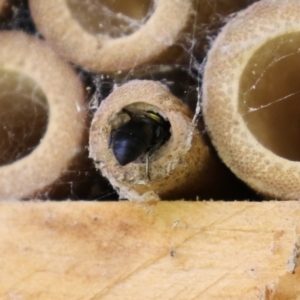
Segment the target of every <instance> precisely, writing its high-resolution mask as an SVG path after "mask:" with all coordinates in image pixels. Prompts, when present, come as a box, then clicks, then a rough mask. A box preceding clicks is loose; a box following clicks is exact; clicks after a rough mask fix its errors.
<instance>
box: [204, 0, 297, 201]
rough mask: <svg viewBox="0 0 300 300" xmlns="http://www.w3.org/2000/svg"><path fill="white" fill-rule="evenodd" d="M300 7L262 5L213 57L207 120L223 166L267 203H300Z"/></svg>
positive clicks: (242, 16)
mask: <svg viewBox="0 0 300 300" xmlns="http://www.w3.org/2000/svg"><path fill="white" fill-rule="evenodd" d="M299 17H300V2H298V1H292V0H284V1H278V2H277V1H272V0H263V1H260V2H258V3H256V4H254V5H252V6H251V7H249V8H248V9H246V10H245V11H243V12H240V13H239V14H238V15H237V16H236V17H235V18H233V19H232V20H231V21H230V22H228V24H227V25H226V26H225V27H224V28H223V30H222V32H221V33H220V35H219V36H218V37H217V39H216V41H215V43H214V45H213V47H212V49H211V50H210V52H209V54H208V59H207V64H206V67H205V72H204V81H203V111H204V119H205V122H206V125H207V128H208V131H209V133H210V135H211V138H212V142H213V144H214V145H215V146H216V148H217V150H218V152H219V154H220V156H221V158H222V159H223V160H224V162H225V163H226V164H227V165H228V166H229V167H230V168H231V169H232V171H233V172H234V173H235V174H236V175H237V176H238V177H240V178H241V179H243V180H244V181H245V182H247V183H248V184H249V185H250V186H251V187H253V188H254V189H256V190H257V191H258V192H259V193H262V194H264V195H265V196H270V197H275V198H280V199H298V198H300V176H299V174H300V162H299V160H300V151H299V150H300V137H299V130H300V118H299V112H300V102H299V99H300V88H299V82H300V76H299V70H300V63H299V58H300V55H299V53H300V52H299V42H300V26H299V21H298V20H299Z"/></svg>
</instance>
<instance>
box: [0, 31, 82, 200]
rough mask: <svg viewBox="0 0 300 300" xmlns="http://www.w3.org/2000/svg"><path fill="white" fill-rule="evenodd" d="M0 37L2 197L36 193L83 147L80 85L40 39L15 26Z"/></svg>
mask: <svg viewBox="0 0 300 300" xmlns="http://www.w3.org/2000/svg"><path fill="white" fill-rule="evenodd" d="M0 40H1V42H2V46H1V49H0V65H1V68H0V107H1V113H2V114H3V116H2V118H1V122H0V136H1V146H0V152H1V161H0V163H1V165H0V199H24V198H34V197H38V195H40V194H39V193H40V192H41V191H42V190H44V191H46V189H47V188H50V186H51V185H52V184H53V183H54V182H55V181H56V180H57V179H58V178H60V176H61V175H62V174H63V173H64V172H65V171H66V170H67V169H68V167H69V166H70V164H71V162H72V161H73V159H75V157H76V156H77V155H78V153H80V152H81V150H82V149H81V148H82V144H81V143H82V140H83V135H84V134H83V132H84V128H85V116H86V109H85V104H84V93H83V88H82V85H81V83H80V81H79V79H78V76H77V74H76V73H75V72H74V70H73V69H72V68H71V67H70V66H69V65H68V64H66V63H65V62H64V61H63V60H62V59H61V58H60V57H58V55H57V54H56V53H55V52H53V51H52V50H51V49H50V48H48V46H47V45H46V44H45V43H44V42H43V41H41V40H39V39H37V38H35V37H32V36H29V35H27V34H25V33H22V32H14V31H10V32H2V33H0Z"/></svg>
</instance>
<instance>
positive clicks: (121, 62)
mask: <svg viewBox="0 0 300 300" xmlns="http://www.w3.org/2000/svg"><path fill="white" fill-rule="evenodd" d="M127 3H128V4H127ZM91 4H93V5H91ZM193 9H194V7H193V1H192V0H186V1H173V0H157V1H151V0H144V1H137V0H135V1H134V2H133V3H132V1H128V2H127V1H126V2H124V1H121V0H118V1H108V0H106V1H93V2H88V4H85V2H84V1H74V0H68V1H67V0H64V1H61V0H53V1H44V0H31V1H30V10H31V13H32V17H33V19H34V22H35V24H36V25H37V28H38V30H39V31H40V32H41V34H42V35H43V37H44V38H45V39H46V41H47V42H48V43H49V44H50V45H51V47H52V48H53V49H55V50H56V51H57V52H58V53H60V54H61V55H62V56H64V57H65V58H66V59H68V60H69V61H71V62H73V63H75V64H77V65H79V66H81V67H83V68H86V69H89V70H92V71H95V72H116V71H119V70H128V69H131V68H134V67H136V66H139V65H142V64H145V63H149V62H151V61H153V60H156V59H157V58H158V57H160V55H162V56H164V57H167V56H168V54H166V53H167V52H166V51H167V50H168V49H169V48H170V47H172V46H173V45H174V44H175V43H176V41H178V39H180V38H181V34H182V32H183V31H184V29H185V27H186V26H187V24H188V23H189V22H190V19H191V14H192V13H193ZM175 52H176V51H175ZM168 59H169V58H168Z"/></svg>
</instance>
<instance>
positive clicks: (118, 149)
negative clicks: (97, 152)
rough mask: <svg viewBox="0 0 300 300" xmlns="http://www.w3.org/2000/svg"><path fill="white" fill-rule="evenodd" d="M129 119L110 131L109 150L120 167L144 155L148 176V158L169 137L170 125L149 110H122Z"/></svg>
mask: <svg viewBox="0 0 300 300" xmlns="http://www.w3.org/2000/svg"><path fill="white" fill-rule="evenodd" d="M122 111H123V112H124V113H126V114H127V115H128V116H129V117H130V119H129V121H127V122H126V123H124V124H123V125H121V126H120V127H119V128H117V129H114V130H112V131H111V134H110V139H109V146H108V147H109V148H112V150H113V153H114V156H115V158H116V160H117V161H118V163H119V164H120V165H121V166H125V165H127V164H128V163H131V162H133V161H135V160H136V159H138V158H140V157H142V156H143V155H145V158H146V174H147V177H148V179H149V180H150V175H149V157H151V155H152V154H153V153H154V152H155V151H156V150H157V149H158V148H159V147H161V146H162V145H163V144H164V143H165V142H166V141H167V140H168V139H169V138H170V136H171V134H170V123H169V122H168V121H167V120H165V119H164V118H163V117H162V116H161V115H159V114H158V113H155V112H153V111H151V110H147V111H143V110H139V109H135V110H129V109H123V110H122Z"/></svg>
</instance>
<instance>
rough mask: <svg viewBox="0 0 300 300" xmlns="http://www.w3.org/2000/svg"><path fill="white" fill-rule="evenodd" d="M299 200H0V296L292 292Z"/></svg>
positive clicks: (266, 295)
mask: <svg viewBox="0 0 300 300" xmlns="http://www.w3.org/2000/svg"><path fill="white" fill-rule="evenodd" d="M299 208H300V204H299V202H296V201H295V202H294V201H292V202H272V201H271V202H262V203H253V202H252V203H251V202H181V201H180V202H159V203H158V204H157V205H152V206H150V205H146V204H136V203H132V202H114V203H96V202H14V203H12V202H2V203H1V204H0V224H1V225H0V239H1V242H0V274H1V276H0V299H22V300H23V299H24V300H26V299H31V300H35V299H43V300H47V299H56V300H59V299H72V300H74V299H76V300H98V299H105V300H107V299H122V300H124V299H130V300H134V299H176V300H179V299H184V300H187V299H272V297H271V296H272V295H275V297H277V298H276V299H292V298H282V297H281V296H280V297H281V298H278V297H279V296H276V289H277V288H278V287H279V286H282V284H281V283H280V282H281V281H282V280H286V279H282V278H287V277H286V276H291V278H295V277H293V276H296V275H292V274H289V272H292V271H293V270H294V268H295V267H296V264H297V261H296V258H295V256H296V252H297V234H298V231H299V230H298V229H299V228H298V227H299V222H300V209H299ZM288 261H289V263H288ZM282 282H283V281H282ZM280 293H281V295H283V294H284V293H285V291H284V289H283V291H282V289H281V291H280Z"/></svg>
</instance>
